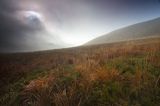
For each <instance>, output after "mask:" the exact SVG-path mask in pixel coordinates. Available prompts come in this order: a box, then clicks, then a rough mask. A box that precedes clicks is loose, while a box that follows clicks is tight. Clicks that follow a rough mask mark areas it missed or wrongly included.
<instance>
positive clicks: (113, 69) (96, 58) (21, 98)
mask: <svg viewBox="0 0 160 106" xmlns="http://www.w3.org/2000/svg"><path fill="white" fill-rule="evenodd" d="M0 106H160V38H159V37H157V38H147V39H139V40H131V41H124V42H117V43H109V44H101V45H93V46H81V47H75V48H69V49H61V50H50V51H42V52H33V53H15V54H0Z"/></svg>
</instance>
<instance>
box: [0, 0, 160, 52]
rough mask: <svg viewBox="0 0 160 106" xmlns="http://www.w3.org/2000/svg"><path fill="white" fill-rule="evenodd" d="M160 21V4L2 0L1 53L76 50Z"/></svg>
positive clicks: (151, 0) (159, 0)
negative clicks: (121, 30)
mask: <svg viewBox="0 0 160 106" xmlns="http://www.w3.org/2000/svg"><path fill="white" fill-rule="evenodd" d="M157 17H160V0H0V52H4V51H6V52H7V51H33V50H44V49H45V50H46V49H54V48H61V47H67V46H76V45H80V44H83V43H85V42H87V41H89V40H91V39H93V38H95V37H98V36H101V35H103V34H106V33H108V32H111V31H113V30H115V29H118V28H121V27H124V26H128V25H131V24H135V23H138V22H142V21H146V20H150V19H154V18H157Z"/></svg>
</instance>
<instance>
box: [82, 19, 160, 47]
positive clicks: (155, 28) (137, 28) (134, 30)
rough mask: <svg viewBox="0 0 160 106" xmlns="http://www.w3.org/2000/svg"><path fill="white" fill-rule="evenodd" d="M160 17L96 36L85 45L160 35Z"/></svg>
mask: <svg viewBox="0 0 160 106" xmlns="http://www.w3.org/2000/svg"><path fill="white" fill-rule="evenodd" d="M159 28H160V18H157V19H153V20H150V21H146V22H142V23H138V24H135V25H131V26H128V27H125V28H121V29H118V30H116V31H113V32H111V33H109V34H106V35H103V36H100V37H98V38H95V39H93V40H91V41H89V42H88V43H86V44H85V45H96V44H103V43H112V42H119V41H126V40H134V39H141V38H142V39H143V38H146V37H157V36H160V30H159Z"/></svg>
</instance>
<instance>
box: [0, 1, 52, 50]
mask: <svg viewBox="0 0 160 106" xmlns="http://www.w3.org/2000/svg"><path fill="white" fill-rule="evenodd" d="M19 4H20V1H19V0H1V1H0V52H10V51H30V50H41V49H48V48H54V46H55V45H54V42H52V43H53V45H52V47H51V46H48V45H51V43H50V42H48V38H49V37H51V36H52V37H53V35H51V34H50V33H49V32H47V31H46V28H45V26H44V23H43V22H42V20H41V19H40V17H38V16H35V15H33V12H32V14H30V16H28V15H29V13H28V14H27V16H25V15H26V13H27V12H28V11H27V10H29V9H26V8H24V9H22V8H21V6H19ZM25 12H26V13H25ZM30 13H31V12H30Z"/></svg>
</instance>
